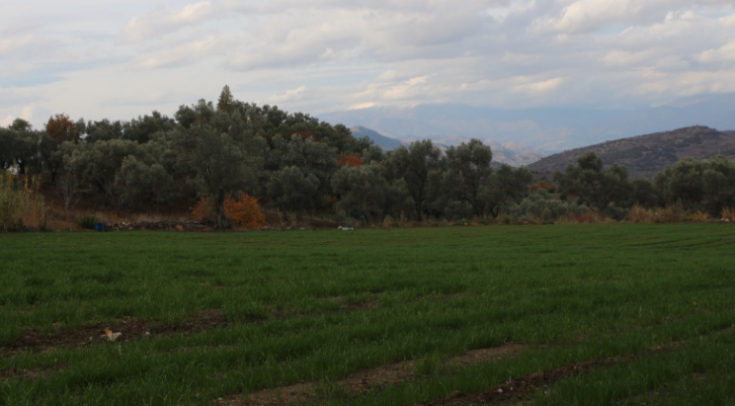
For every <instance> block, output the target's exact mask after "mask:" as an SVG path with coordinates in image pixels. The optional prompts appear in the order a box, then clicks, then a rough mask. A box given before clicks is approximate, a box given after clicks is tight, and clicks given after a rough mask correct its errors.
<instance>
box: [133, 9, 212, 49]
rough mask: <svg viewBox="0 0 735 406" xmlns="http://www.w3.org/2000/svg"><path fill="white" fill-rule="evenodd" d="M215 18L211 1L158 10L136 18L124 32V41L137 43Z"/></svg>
mask: <svg viewBox="0 0 735 406" xmlns="http://www.w3.org/2000/svg"><path fill="white" fill-rule="evenodd" d="M214 16H215V7H214V5H213V4H212V2H211V1H202V2H199V3H192V4H187V5H186V6H184V7H183V8H181V9H179V10H168V9H158V10H155V11H151V12H149V13H146V14H143V15H140V16H136V17H134V18H133V19H132V20H130V22H128V24H127V25H126V26H125V27H124V28H123V30H122V34H121V37H122V40H123V42H126V43H136V42H142V41H147V40H152V39H155V38H156V37H160V36H163V35H167V34H171V33H173V32H176V31H178V30H180V29H182V28H184V27H187V26H195V25H198V24H200V23H202V22H205V21H207V20H208V19H209V18H212V17H214Z"/></svg>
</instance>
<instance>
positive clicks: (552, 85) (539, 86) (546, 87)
mask: <svg viewBox="0 0 735 406" xmlns="http://www.w3.org/2000/svg"><path fill="white" fill-rule="evenodd" d="M566 80H567V79H566V78H552V79H548V80H541V81H537V82H531V83H526V84H522V85H518V86H516V87H515V90H516V91H519V92H524V93H529V94H531V95H534V94H539V93H547V92H551V91H554V90H556V89H558V88H559V87H560V86H561V85H562V84H564V82H566Z"/></svg>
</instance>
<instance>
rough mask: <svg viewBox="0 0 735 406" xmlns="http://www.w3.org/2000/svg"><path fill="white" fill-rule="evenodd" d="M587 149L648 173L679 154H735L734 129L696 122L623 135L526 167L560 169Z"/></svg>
mask: <svg viewBox="0 0 735 406" xmlns="http://www.w3.org/2000/svg"><path fill="white" fill-rule="evenodd" d="M589 151H593V152H595V153H596V154H597V155H598V156H599V157H601V158H602V160H603V162H604V163H605V165H612V164H615V163H618V164H621V165H625V166H627V167H628V169H629V170H630V173H631V176H632V177H639V176H643V177H650V176H653V175H654V174H656V173H657V172H659V171H661V170H662V169H664V168H665V167H666V166H668V165H672V164H674V163H676V162H677V161H678V160H680V159H682V158H698V159H702V158H711V157H712V156H714V155H717V154H718V153H724V154H730V155H733V156H735V131H730V132H720V131H717V130H715V129H712V128H709V127H703V126H695V127H686V128H681V129H678V130H675V131H668V132H661V133H655V134H649V135H642V136H638V137H631V138H624V139H620V140H616V141H608V142H605V143H602V144H596V145H592V146H588V147H584V148H577V149H573V150H570V151H565V152H562V153H560V154H555V155H551V156H548V157H546V158H544V159H541V160H540V161H538V162H535V163H533V164H531V165H529V168H530V169H531V170H533V171H536V172H555V171H557V170H563V169H564V168H566V166H567V165H568V164H572V163H575V162H576V160H577V158H578V157H579V156H580V155H582V154H584V153H586V152H589Z"/></svg>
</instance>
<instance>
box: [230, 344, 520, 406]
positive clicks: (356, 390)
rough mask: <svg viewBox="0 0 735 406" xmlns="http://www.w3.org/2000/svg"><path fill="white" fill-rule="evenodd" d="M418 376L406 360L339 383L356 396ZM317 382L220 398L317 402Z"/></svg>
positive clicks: (244, 404) (258, 404)
mask: <svg viewBox="0 0 735 406" xmlns="http://www.w3.org/2000/svg"><path fill="white" fill-rule="evenodd" d="M524 348H526V347H524V346H522V345H517V344H507V345H504V346H501V347H494V348H486V349H480V350H474V351H470V352H468V353H465V354H463V355H460V356H458V357H455V358H452V359H450V360H448V361H447V362H445V363H444V365H443V368H446V369H452V368H457V367H464V366H469V365H476V364H480V363H484V362H491V361H495V360H499V359H501V358H506V357H510V356H513V355H515V354H517V353H519V352H521V351H522V350H523V349H524ZM415 375H416V361H405V362H399V363H395V364H391V365H386V366H382V367H379V368H373V369H368V370H363V371H359V372H357V373H355V374H353V375H351V376H349V377H347V378H345V379H343V380H341V381H339V382H337V383H336V387H338V388H339V389H340V390H341V391H342V392H343V393H344V395H345V396H348V397H352V396H357V395H359V394H361V393H366V392H370V391H372V390H375V389H377V388H380V387H384V386H390V385H396V384H400V383H403V382H406V381H409V380H411V379H412V378H413V377H414V376H415ZM318 389H319V386H318V384H317V383H298V384H294V385H289V386H284V387H280V388H274V389H266V390H262V391H259V392H254V393H250V394H247V395H235V396H232V397H230V398H222V399H219V400H218V402H217V403H216V404H217V405H218V406H293V405H298V404H302V403H305V402H309V401H315V400H318V399H320V398H321V397H322V396H321V395H320V394H319V393H318V392H319V390H318Z"/></svg>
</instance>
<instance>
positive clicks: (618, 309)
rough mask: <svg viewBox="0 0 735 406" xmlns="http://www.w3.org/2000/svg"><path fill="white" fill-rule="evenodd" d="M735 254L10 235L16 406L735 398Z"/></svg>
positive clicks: (558, 234) (697, 227)
mask: <svg viewBox="0 0 735 406" xmlns="http://www.w3.org/2000/svg"><path fill="white" fill-rule="evenodd" d="M733 247H735V228H733V227H732V226H731V225H729V224H669V225H646V224H574V225H554V226H526V227H520V226H507V227H503V226H496V227H455V228H416V229H390V230H358V231H355V232H338V231H310V230H304V231H294V232H253V233H217V234H214V233H212V234H208V233H155V232H129V233H34V234H31V233H29V234H13V235H11V234H0V379H1V383H0V405H75V404H76V405H92V404H105V405H109V406H113V405H126V406H128V405H189V404H196V405H247V404H253V405H268V404H270V405H301V404H305V405H307V404H329V405H376V406H377V405H414V404H427V405H428V404H431V405H476V404H502V403H508V402H509V403H510V404H519V403H520V402H522V403H523V404H534V405H590V404H596V405H603V404H609V405H618V404H619V405H635V404H643V403H645V404H648V405H692V404H702V405H715V404H733V403H735V395H734V394H735V332H733V330H732V326H733V323H735V271H734V269H735V251H733ZM105 328H110V329H111V330H112V331H114V332H120V333H122V336H121V337H120V338H119V339H118V340H117V341H115V342H110V341H109V340H107V339H105V338H104V337H103V336H102V335H103V334H104V332H103V330H104V329H105Z"/></svg>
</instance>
